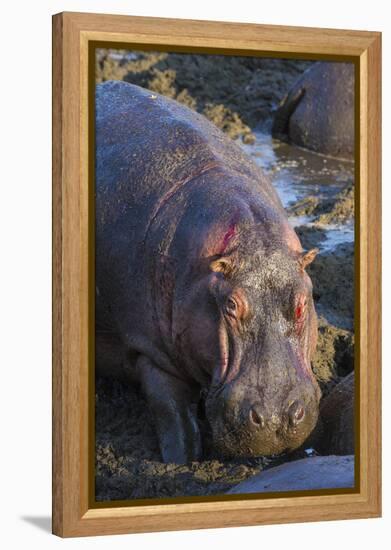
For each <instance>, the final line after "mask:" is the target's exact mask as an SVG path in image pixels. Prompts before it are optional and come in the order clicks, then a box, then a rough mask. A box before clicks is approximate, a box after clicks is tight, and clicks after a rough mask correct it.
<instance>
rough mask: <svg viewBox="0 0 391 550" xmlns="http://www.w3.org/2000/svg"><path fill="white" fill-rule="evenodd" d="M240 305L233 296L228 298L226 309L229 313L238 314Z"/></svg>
mask: <svg viewBox="0 0 391 550" xmlns="http://www.w3.org/2000/svg"><path fill="white" fill-rule="evenodd" d="M237 309H238V306H237V303H236V302H235V300H234V299H233V298H228V300H227V301H226V303H225V310H226V312H227V313H228V314H229V315H236V312H237Z"/></svg>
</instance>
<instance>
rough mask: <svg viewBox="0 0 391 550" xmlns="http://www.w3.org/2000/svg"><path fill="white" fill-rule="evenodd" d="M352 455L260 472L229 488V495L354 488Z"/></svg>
mask: <svg viewBox="0 0 391 550" xmlns="http://www.w3.org/2000/svg"><path fill="white" fill-rule="evenodd" d="M354 483H355V480H354V456H353V455H348V456H315V457H312V458H304V459H302V460H295V461H293V462H287V463H285V464H281V465H280V466H276V467H275V468H270V469H269V470H266V471H265V472H260V473H259V474H256V475H255V476H252V477H250V478H248V479H246V481H243V482H242V483H239V484H238V485H236V486H235V487H233V488H232V489H230V490H229V491H228V493H229V494H231V495H239V494H246V493H247V494H249V493H276V492H285V491H311V490H312V491H314V490H320V489H346V488H351V487H354Z"/></svg>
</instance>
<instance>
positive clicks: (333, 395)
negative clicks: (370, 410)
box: [313, 371, 354, 455]
mask: <svg viewBox="0 0 391 550" xmlns="http://www.w3.org/2000/svg"><path fill="white" fill-rule="evenodd" d="M316 431H317V432H319V433H318V434H317V437H316V440H315V441H314V443H313V446H314V447H315V448H316V450H317V451H319V452H320V453H322V454H326V453H327V454H329V453H330V454H335V455H347V454H354V371H352V372H351V373H350V374H348V375H347V376H345V378H344V379H343V380H341V382H339V384H337V385H336V386H335V387H334V388H333V389H332V391H331V392H330V393H329V395H327V396H326V397H325V398H324V399H323V400H322V401H321V404H320V418H319V428H317V430H316Z"/></svg>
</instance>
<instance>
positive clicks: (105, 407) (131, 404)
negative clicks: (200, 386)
mask: <svg viewBox="0 0 391 550" xmlns="http://www.w3.org/2000/svg"><path fill="white" fill-rule="evenodd" d="M310 64H311V62H307V61H294V60H283V59H281V60H280V59H274V60H273V59H262V58H247V57H242V58H239V57H237V58H233V57H225V56H209V55H205V56H201V55H192V54H188V55H180V54H165V53H153V52H149V53H146V52H144V53H139V52H138V53H135V52H126V51H118V50H117V51H114V50H110V51H107V50H101V51H99V52H98V55H97V65H96V68H97V72H96V74H97V81H98V82H101V81H104V80H111V79H117V80H118V79H121V80H125V81H128V82H132V83H135V84H138V85H141V86H144V87H146V88H149V89H151V90H152V91H155V92H158V93H162V94H164V95H166V96H168V97H172V98H175V99H177V100H178V101H180V102H182V103H184V104H186V105H188V106H189V107H191V108H193V109H196V110H198V111H199V112H201V113H203V114H204V115H205V116H207V117H208V118H209V119H210V120H212V121H213V122H214V123H215V124H217V125H218V126H219V127H220V128H221V129H222V130H223V131H224V132H226V133H227V134H228V135H229V136H230V137H232V138H233V139H238V140H239V141H240V142H242V143H243V144H246V147H247V145H248V147H255V146H256V143H257V140H258V136H259V132H260V131H262V132H264V133H268V132H269V133H270V126H271V120H272V116H273V112H274V111H275V109H276V107H277V105H278V103H279V102H280V101H281V99H282V98H283V96H284V95H285V94H286V93H287V91H288V89H289V87H290V86H291V85H292V84H293V82H294V81H295V80H296V78H297V77H298V76H299V75H300V74H301V73H302V72H303V71H304V70H305V69H306V68H307V67H309V66H310ZM251 144H254V145H251ZM279 147H280V144H279V143H275V142H274V143H273V148H275V149H276V150H277V151H278V148H279ZM281 147H282V148H286V147H287V146H286V145H282V144H281ZM260 150H261V151H262V147H260ZM254 151H255V149H253V155H254V157H256V155H257V154H258V153H254ZM261 154H262V153H261ZM290 155H291V157H292V155H293V158H294V160H289V161H286V159H284V158H282V157H278V156H277V157H276V158H273V161H272V162H271V163H270V165H269V167H268V170H267V171H268V172H269V174H270V176H271V177H272V178H274V177H275V176H276V174H277V173H278V172H280V171H281V170H285V171H286V170H288V173H289V170H292V174H293V171H294V170H293V168H294V169H295V170H296V171H297V172H298V174H296V176H298V177H299V178H300V179H301V180H302V181H305V180H306V178H308V177H311V178H312V179H311V182H312V181H313V179H314V178H315V179H316V178H317V177H319V181H323V180H322V178H323V177H325V176H326V178H329V180H330V181H331V180H332V182H335V181H338V182H339V183H338V185H337V186H332V185H331V186H329V187H328V186H320V187H319V186H318V187H316V186H314V185H312V186H311V185H309V186H308V192H307V191H306V192H305V196H304V197H300V198H299V199H298V200H287V201H285V202H284V204H286V206H287V210H288V214H289V216H290V218H291V219H292V220H294V225H295V226H296V230H297V233H298V234H299V236H300V239H301V241H302V244H303V246H304V248H312V247H314V246H316V247H319V248H320V254H319V256H318V258H317V259H316V261H315V262H314V263H313V264H312V265H311V266H310V267H309V269H308V271H309V274H310V276H311V278H312V281H313V286H314V299H315V305H316V308H317V311H318V315H319V343H318V348H317V352H316V355H315V357H314V360H313V370H314V373H315V375H316V377H317V379H318V381H319V384H320V386H321V388H322V391H323V394H324V395H327V394H328V393H329V392H330V390H331V389H332V388H333V387H334V386H335V384H337V383H338V382H339V381H340V380H341V379H343V377H344V376H346V375H347V374H348V373H349V372H351V371H352V370H353V368H354V334H353V324H354V299H353V298H354V288H353V280H354V245H353V242H351V241H349V240H347V241H346V242H345V241H343V239H342V240H341V242H340V243H339V244H338V240H337V243H336V244H335V245H334V246H326V244H325V243H328V242H329V241H330V234H331V233H330V228H333V231H334V233H333V235H335V234H336V233H337V234H338V233H341V234H342V233H343V232H342V229H343V228H345V227H347V225H346V224H349V223H350V224H352V222H353V217H354V185H353V176H352V174H353V168H352V167H348V169H347V171H346V166H344V167H343V169H341V170H339V168H338V166H337V167H336V168H334V169H333V170H329V171H328V172H327V171H326V174H325V172H324V170H325V169H324V167H323V166H324V165H323V163H326V160H324V159H323V160H322V159H321V160H320V165H321V167H319V169H318V168H317V167H316V166H315V168H314V167H313V166H312V167H311V168H310V169H309V170H308V169H307V168H306V167H305V165H306V163H307V161H306V160H305V159H304V160H302V159H303V157H302V156H301V152H300V150H298V149H296V150H293V153H292V150H291V151H290ZM296 157H297V160H295V159H296ZM300 162H301V163H302V164H300ZM295 163H296V164H295ZM311 172H313V173H311ZM346 173H347V174H348V176H347V177H346ZM296 176H295V175H294V174H293V175H292V177H296ZM317 189H320V190H321V191H322V192H319V193H318V192H316V191H317ZM325 189H326V192H323V191H324V190H325ZM340 230H341V231H340ZM118 362H119V359H118ZM309 445H310V443H308V445H307V446H306V445H304V447H303V448H302V449H301V450H299V451H297V452H296V453H295V454H294V455H291V456H289V457H288V456H282V457H277V458H263V457H260V458H253V459H240V460H239V459H238V460H234V461H222V460H219V459H218V458H217V457H214V456H213V449H210V448H208V444H207V442H206V448H207V451H206V455H205V460H203V461H202V462H196V463H193V464H190V465H177V464H164V463H162V462H161V459H160V454H159V449H158V446H157V440H156V436H155V433H154V427H153V423H152V420H151V417H150V415H149V411H148V408H147V406H146V403H145V401H144V399H143V397H142V395H141V394H140V391H139V388H138V387H137V385H135V384H134V383H131V382H129V381H127V380H123V379H109V378H102V377H98V378H97V380H96V499H97V500H98V501H102V500H122V499H133V498H154V497H165V498H167V497H170V496H173V497H174V496H184V495H186V496H194V495H211V494H219V493H224V492H226V491H227V490H228V489H230V488H232V487H233V486H234V485H236V484H237V483H239V482H241V481H243V480H245V479H247V478H248V477H250V476H251V475H253V474H256V473H258V472H259V471H261V470H263V469H265V468H268V467H270V466H272V465H276V464H280V463H282V462H286V461H288V460H292V459H293V458H295V459H296V458H302V457H306V456H308V454H310V453H316V449H315V450H312V449H311V450H308V448H307V447H309ZM326 454H327V453H326Z"/></svg>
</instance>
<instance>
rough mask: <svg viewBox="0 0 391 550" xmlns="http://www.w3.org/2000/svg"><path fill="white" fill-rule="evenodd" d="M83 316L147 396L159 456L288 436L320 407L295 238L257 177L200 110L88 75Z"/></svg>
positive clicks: (306, 288)
mask: <svg viewBox="0 0 391 550" xmlns="http://www.w3.org/2000/svg"><path fill="white" fill-rule="evenodd" d="M95 139H96V165H95V173H96V178H95V197H96V200H95V212H96V228H95V247H96V248H95V250H96V262H95V264H96V269H95V280H96V305H95V311H96V327H97V331H98V330H101V329H104V330H105V331H113V333H115V334H116V335H117V337H118V339H119V341H120V342H121V348H122V357H123V363H122V364H123V369H125V371H126V372H128V373H129V376H131V377H134V378H136V379H137V380H138V381H139V383H140V386H141V389H142V391H143V394H144V396H145V398H146V401H147V404H148V407H149V408H150V411H151V414H152V417H153V419H154V425H155V428H156V434H157V437H158V440H159V445H160V450H161V455H162V459H163V461H165V462H176V463H186V462H191V461H197V460H200V458H202V456H203V443H202V438H201V432H200V422H199V415H198V413H197V407H198V405H199V404H200V403H201V402H202V404H203V405H202V410H204V414H205V420H203V422H206V425H207V433H210V434H211V441H212V448H213V452H215V453H216V454H217V455H218V456H221V457H238V456H267V455H274V454H280V453H283V452H288V451H291V450H293V449H295V448H297V447H299V446H300V445H301V444H302V442H303V441H304V440H305V439H306V438H307V436H308V435H309V434H310V433H311V431H312V430H313V428H314V426H315V425H316V422H317V417H318V407H319V399H320V390H319V386H318V384H317V382H316V380H315V377H314V374H313V372H312V370H311V356H312V354H313V352H314V349H315V346H316V340H317V317H316V313H315V309H314V304H313V299H312V285H311V280H310V278H309V276H308V275H307V273H306V266H307V265H308V264H309V263H310V262H312V261H313V259H314V258H315V256H316V252H317V251H316V250H309V251H304V250H303V249H302V246H301V244H300V241H299V239H298V237H297V235H296V233H295V232H294V230H293V229H292V227H291V226H290V224H289V222H288V220H287V217H286V214H285V212H284V209H283V206H282V204H281V202H280V200H279V198H278V196H277V194H276V192H275V190H274V188H273V186H272V184H271V182H270V181H269V179H268V178H267V177H266V176H265V175H264V174H263V172H262V171H261V170H260V169H259V168H258V167H257V166H256V165H255V164H254V163H253V162H252V161H251V160H250V159H249V158H248V157H247V155H245V153H244V152H243V151H242V149H241V147H240V146H239V145H237V144H236V143H235V142H234V141H233V140H231V139H230V138H228V137H227V136H225V135H224V134H223V133H222V132H221V131H220V130H219V129H218V128H217V127H215V126H214V125H213V124H212V123H210V122H209V121H207V120H206V118H205V117H203V116H202V115H200V114H198V113H196V112H193V111H192V110H190V109H189V108H187V107H185V106H183V105H180V104H179V103H177V102H176V101H174V100H171V99H168V98H165V97H163V96H161V95H159V94H156V93H153V92H151V91H149V90H146V89H143V88H140V87H138V86H135V85H132V84H128V83H125V82H119V81H117V82H114V81H108V82H105V83H103V84H99V85H97V87H96V130H95Z"/></svg>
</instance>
